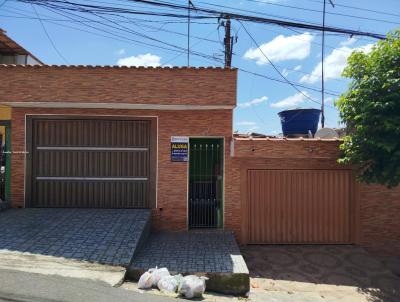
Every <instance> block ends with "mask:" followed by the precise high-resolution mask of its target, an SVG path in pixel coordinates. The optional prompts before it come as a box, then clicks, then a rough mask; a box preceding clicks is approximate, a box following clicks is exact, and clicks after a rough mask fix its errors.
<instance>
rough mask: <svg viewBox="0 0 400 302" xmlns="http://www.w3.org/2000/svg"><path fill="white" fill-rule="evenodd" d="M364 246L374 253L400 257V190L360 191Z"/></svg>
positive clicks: (372, 187) (372, 188) (367, 188)
mask: <svg viewBox="0 0 400 302" xmlns="http://www.w3.org/2000/svg"><path fill="white" fill-rule="evenodd" d="M359 195H360V208H361V209H360V210H361V211H360V212H361V219H360V221H361V225H360V230H361V232H360V243H361V244H362V245H363V246H366V247H368V248H369V249H370V250H371V251H373V252H377V253H382V254H388V255H397V256H400V187H397V188H395V189H391V190H389V189H387V188H386V187H384V186H379V185H370V186H367V185H363V186H361V188H360V194H359Z"/></svg>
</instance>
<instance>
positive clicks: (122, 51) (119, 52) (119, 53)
mask: <svg viewBox="0 0 400 302" xmlns="http://www.w3.org/2000/svg"><path fill="white" fill-rule="evenodd" d="M115 53H116V54H117V55H119V56H122V55H124V54H126V50H125V49H124V48H121V49H118V50H117V51H116V52H115Z"/></svg>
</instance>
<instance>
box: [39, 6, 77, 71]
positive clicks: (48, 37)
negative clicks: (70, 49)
mask: <svg viewBox="0 0 400 302" xmlns="http://www.w3.org/2000/svg"><path fill="white" fill-rule="evenodd" d="M32 9H33V10H34V11H35V14H36V16H37V17H38V19H39V22H40V25H41V26H42V28H43V31H44V33H45V34H46V36H47V39H48V40H49V41H50V44H51V45H52V46H53V48H54V50H55V51H56V53H57V54H58V55H59V57H60V58H61V59H62V60H63V61H64V62H65V63H66V64H67V65H69V62H68V60H67V59H66V58H65V57H64V56H63V55H62V53H61V52H60V51H59V50H58V48H57V46H56V45H55V43H54V41H53V40H52V39H51V37H50V35H49V33H48V32H47V30H46V27H45V26H44V24H43V21H42V19H41V18H40V16H39V13H38V12H37V10H36V8H35V6H33V5H32Z"/></svg>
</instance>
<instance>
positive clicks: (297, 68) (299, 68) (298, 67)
mask: <svg viewBox="0 0 400 302" xmlns="http://www.w3.org/2000/svg"><path fill="white" fill-rule="evenodd" d="M293 70H296V71H299V70H301V65H297V66H296V67H295V68H293Z"/></svg>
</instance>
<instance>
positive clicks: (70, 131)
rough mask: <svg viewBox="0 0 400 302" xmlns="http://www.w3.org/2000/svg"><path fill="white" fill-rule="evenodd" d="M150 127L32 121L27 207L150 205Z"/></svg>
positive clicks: (93, 121)
mask: <svg viewBox="0 0 400 302" xmlns="http://www.w3.org/2000/svg"><path fill="white" fill-rule="evenodd" d="M151 128H152V127H151V120H146V119H144V120H109V119H57V118H47V119H46V118H39V119H38V118H36V119H32V121H31V122H30V135H31V142H30V146H31V150H30V151H31V152H30V156H29V161H30V164H28V167H29V169H30V171H29V174H30V179H31V181H30V183H29V184H28V187H29V185H30V188H28V193H29V196H28V199H27V205H28V206H32V207H88V208H148V207H150V206H151V201H152V200H151V199H152V194H151V192H152V186H154V184H153V182H154V179H153V178H154V173H153V171H152V165H151V161H150V157H151V154H152V153H153V152H152V150H151V148H153V146H152V144H151V141H152V136H151V132H152V131H151Z"/></svg>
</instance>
